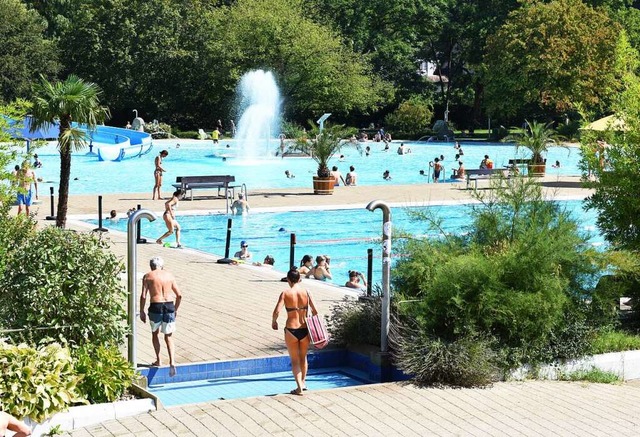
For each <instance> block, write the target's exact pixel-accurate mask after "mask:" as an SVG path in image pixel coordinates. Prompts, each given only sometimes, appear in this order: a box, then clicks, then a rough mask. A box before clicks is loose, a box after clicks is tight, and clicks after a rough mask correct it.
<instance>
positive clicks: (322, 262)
mask: <svg viewBox="0 0 640 437" xmlns="http://www.w3.org/2000/svg"><path fill="white" fill-rule="evenodd" d="M312 275H313V277H314V278H316V279H317V280H318V281H326V280H327V279H333V278H332V276H331V272H330V271H329V265H328V264H327V258H326V257H325V256H323V255H318V256H317V257H316V266H315V267H314V268H313V272H312Z"/></svg>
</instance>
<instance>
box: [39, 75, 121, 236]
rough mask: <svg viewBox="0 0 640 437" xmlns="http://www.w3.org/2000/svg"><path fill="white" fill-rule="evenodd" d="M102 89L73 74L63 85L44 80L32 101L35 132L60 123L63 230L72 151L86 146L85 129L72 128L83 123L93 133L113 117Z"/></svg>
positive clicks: (58, 223)
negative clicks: (103, 102)
mask: <svg viewBox="0 0 640 437" xmlns="http://www.w3.org/2000/svg"><path fill="white" fill-rule="evenodd" d="M101 93H102V91H101V90H100V88H99V87H98V86H97V85H96V84H94V83H91V82H85V81H84V80H82V79H80V78H79V77H77V76H75V75H70V76H69V77H67V79H66V80H64V81H62V82H55V83H51V82H49V81H47V80H46V79H45V78H44V77H41V83H40V84H39V85H38V86H37V88H36V93H35V97H34V99H33V108H32V111H33V122H32V125H31V126H32V127H31V128H32V130H33V131H36V130H38V129H39V128H41V127H43V126H45V125H47V124H51V123H55V122H56V121H57V122H59V123H60V133H59V135H58V151H59V152H60V186H59V189H58V215H57V217H56V226H58V227H60V228H64V226H65V224H66V221H67V205H68V203H69V178H70V176H71V152H72V151H76V150H80V149H82V148H83V147H84V146H86V144H87V138H88V134H87V131H86V130H82V129H79V128H78V126H77V125H76V126H75V127H74V126H72V125H71V122H72V121H73V122H76V123H80V124H84V125H86V126H87V129H88V130H89V131H91V130H94V129H95V127H96V125H97V124H98V123H102V122H103V121H104V120H105V119H106V118H108V117H109V116H110V114H109V109H108V108H106V107H104V106H101V105H100V99H99V97H100V94H101Z"/></svg>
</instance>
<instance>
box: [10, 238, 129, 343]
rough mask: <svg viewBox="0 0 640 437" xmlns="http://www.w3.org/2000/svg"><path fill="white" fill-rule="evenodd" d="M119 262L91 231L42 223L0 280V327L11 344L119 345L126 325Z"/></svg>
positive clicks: (12, 256)
mask: <svg viewBox="0 0 640 437" xmlns="http://www.w3.org/2000/svg"><path fill="white" fill-rule="evenodd" d="M122 271H123V265H122V263H121V262H120V261H119V260H118V259H117V258H116V256H115V255H113V254H112V253H111V252H109V250H108V244H107V242H106V241H103V240H101V238H100V237H98V236H96V235H93V234H82V233H76V232H69V231H65V230H61V229H59V228H55V227H48V228H45V229H44V230H42V231H39V232H37V233H35V234H34V235H33V236H32V238H30V239H28V240H25V241H23V242H22V246H21V247H20V248H17V249H15V250H14V252H13V253H12V255H11V256H10V257H9V259H8V261H7V266H6V269H5V271H4V275H3V276H2V278H1V279H0V289H2V290H3V292H2V293H0V325H2V326H3V327H5V328H18V329H20V331H18V332H11V333H8V334H6V335H8V336H9V337H10V338H12V339H13V341H14V342H15V343H18V342H20V341H25V342H27V343H29V344H37V343H39V342H41V341H52V339H55V340H57V341H60V342H65V341H66V342H69V343H70V344H71V345H72V346H73V345H82V344H84V343H87V342H89V343H95V344H120V343H121V342H122V341H123V340H124V336H125V333H126V330H127V325H126V313H125V310H124V308H125V306H126V305H125V302H126V291H125V290H124V287H123V286H122V283H121V281H120V273H121V272H122Z"/></svg>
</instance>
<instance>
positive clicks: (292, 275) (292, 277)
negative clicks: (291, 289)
mask: <svg viewBox="0 0 640 437" xmlns="http://www.w3.org/2000/svg"><path fill="white" fill-rule="evenodd" d="M287 281H289V282H291V283H292V284H297V283H298V282H300V272H298V269H296V268H295V267H291V270H289V273H287Z"/></svg>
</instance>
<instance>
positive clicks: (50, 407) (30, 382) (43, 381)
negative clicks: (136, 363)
mask: <svg viewBox="0 0 640 437" xmlns="http://www.w3.org/2000/svg"><path fill="white" fill-rule="evenodd" d="M0 375H2V377H1V378H0V411H7V412H9V413H11V414H13V415H15V416H17V417H19V418H24V417H30V418H31V419H33V420H35V421H37V422H42V421H43V420H45V419H48V418H49V417H51V416H52V415H53V414H55V413H58V412H60V411H65V410H67V409H68V408H69V407H71V406H73V405H77V404H86V403H87V400H88V401H90V402H91V403H100V402H113V401H115V400H117V399H118V398H120V396H122V394H123V393H124V391H125V390H126V389H127V388H128V387H129V386H131V383H132V382H133V378H134V376H135V371H134V370H133V369H132V368H131V366H130V365H129V363H128V362H127V360H125V359H124V357H123V356H122V354H121V353H120V352H119V351H118V348H117V347H115V346H110V347H105V346H92V345H87V346H85V347H82V348H80V349H77V350H75V351H74V352H73V353H70V349H69V348H66V347H62V346H61V345H60V344H58V343H51V344H49V345H46V346H40V347H37V348H35V347H31V346H28V345H27V344H24V343H22V344H20V345H10V344H8V343H4V342H0Z"/></svg>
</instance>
